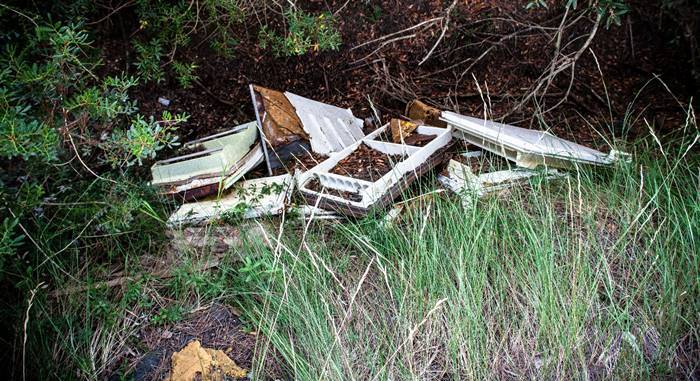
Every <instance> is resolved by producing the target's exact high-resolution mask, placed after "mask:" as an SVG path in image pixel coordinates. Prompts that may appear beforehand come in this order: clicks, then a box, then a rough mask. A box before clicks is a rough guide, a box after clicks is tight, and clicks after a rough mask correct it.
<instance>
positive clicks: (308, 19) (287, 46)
mask: <svg viewBox="0 0 700 381" xmlns="http://www.w3.org/2000/svg"><path fill="white" fill-rule="evenodd" d="M284 17H285V19H286V21H287V25H288V30H287V33H286V35H285V36H280V35H279V34H277V33H276V32H275V31H273V30H270V29H269V28H268V27H267V26H266V25H265V26H263V27H262V28H261V29H260V32H259V33H258V41H259V43H260V47H262V48H263V49H266V48H270V49H271V50H272V52H273V53H274V54H275V55H276V56H299V55H303V54H306V53H307V52H309V51H310V50H312V51H328V50H338V48H339V47H340V44H341V38H340V32H338V29H337V28H336V25H335V24H336V23H335V19H334V18H333V16H332V15H331V14H330V13H327V12H324V13H320V14H319V15H317V16H314V15H311V14H309V13H306V12H304V11H302V10H287V11H286V12H285V13H284Z"/></svg>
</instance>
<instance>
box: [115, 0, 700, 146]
mask: <svg viewBox="0 0 700 381" xmlns="http://www.w3.org/2000/svg"><path fill="white" fill-rule="evenodd" d="M344 3H345V2H344V1H338V0H333V1H313V0H309V1H302V2H299V4H298V6H300V7H301V8H302V9H305V10H308V11H311V12H313V11H325V10H336V9H339V8H340V7H341V6H342V5H343V4H344ZM442 3H443V2H441V1H435V0H432V1H417V2H412V3H411V4H410V5H408V6H405V4H404V3H403V2H401V1H397V0H382V1H377V2H372V7H370V6H369V5H367V4H366V3H365V2H349V3H347V6H345V8H343V9H342V11H341V12H340V13H338V14H337V15H336V18H337V20H338V21H339V22H338V27H339V30H340V32H341V35H342V41H343V43H342V46H341V48H340V50H339V51H337V52H320V53H319V52H311V53H308V54H306V55H303V56H298V57H274V56H273V55H272V54H271V53H270V52H269V51H267V50H264V49H262V48H260V46H259V44H258V41H257V35H256V34H255V33H253V32H252V30H254V29H255V28H251V27H250V25H248V24H246V25H240V31H238V32H239V33H240V35H242V36H246V38H241V40H240V43H239V45H238V46H237V48H236V56H235V57H234V58H232V59H225V58H221V57H218V56H216V55H215V54H214V52H212V51H211V50H210V49H209V48H208V47H207V44H196V43H195V44H192V45H194V46H198V47H197V48H196V49H185V50H183V51H181V52H178V56H177V57H178V59H180V60H183V61H193V62H195V63H196V64H197V65H198V66H199V67H198V69H197V70H196V73H195V74H196V75H197V76H198V77H199V81H198V84H194V85H193V87H192V88H190V89H182V88H180V86H179V85H178V84H177V81H176V80H175V78H173V77H172V75H171V74H170V73H169V74H168V76H167V79H166V80H165V81H164V82H162V83H160V84H149V85H144V86H141V87H140V88H138V89H136V90H135V91H134V92H133V94H132V96H134V97H135V98H136V99H137V100H138V105H139V108H140V111H141V112H142V113H144V114H146V115H149V114H155V115H157V114H160V113H161V112H162V111H163V110H166V109H167V110H170V111H176V112H187V113H188V114H190V115H191V119H190V121H189V122H188V123H187V124H186V125H185V126H183V127H182V128H181V129H180V133H181V134H182V135H184V137H185V138H195V137H199V136H202V135H206V134H209V133H211V132H213V131H216V130H218V129H221V128H225V127H227V126H230V125H234V124H237V123H242V122H246V121H249V120H252V119H254V117H255V116H254V113H253V109H252V105H251V102H250V97H249V90H248V84H250V83H256V84H260V85H262V86H267V87H270V88H274V89H280V90H286V91H291V92H294V93H297V94H300V95H303V96H307V97H311V98H313V99H316V100H319V101H323V102H327V103H331V104H334V105H338V106H343V107H351V108H352V109H353V111H354V112H355V114H356V115H358V116H360V117H367V116H370V115H371V112H370V110H369V106H368V102H367V99H368V97H369V98H370V99H371V100H372V102H373V103H374V105H375V106H376V107H377V109H378V110H379V111H380V112H381V113H382V117H383V118H385V119H388V117H389V116H399V115H401V113H402V112H403V109H404V105H405V102H407V101H409V100H411V99H413V98H419V99H423V100H424V101H426V102H428V103H430V104H433V105H435V106H440V107H443V108H446V109H454V110H458V111H460V112H463V113H466V114H473V115H483V112H484V103H485V102H486V103H490V113H491V115H493V116H494V117H496V118H500V117H503V116H506V115H508V116H507V118H506V119H507V121H509V122H514V123H518V122H519V123H521V124H524V125H527V124H529V123H531V119H532V118H531V116H532V115H533V114H534V112H535V111H536V110H535V107H534V106H533V105H526V106H524V107H522V108H521V109H519V110H517V111H513V108H514V105H516V104H517V103H518V102H519V101H520V99H521V98H522V95H523V94H524V92H525V91H526V90H527V88H528V87H529V86H530V85H531V84H532V83H533V82H534V80H535V79H536V78H537V77H538V76H539V75H540V74H541V73H542V70H543V69H544V68H545V67H546V65H547V64H548V63H549V61H550V60H551V56H552V54H551V53H550V51H551V50H552V48H553V47H552V46H551V44H550V42H551V41H550V39H549V37H550V36H549V35H545V34H543V33H537V32H536V31H535V32H527V33H522V36H520V35H519V36H518V37H517V38H513V39H508V40H505V41H503V42H500V41H499V39H501V38H503V37H502V36H505V35H508V34H509V33H514V32H516V31H520V30H521V29H522V28H518V27H514V26H513V24H514V22H510V21H509V22H506V21H502V22H497V21H488V20H494V19H497V18H500V19H513V20H517V23H520V24H522V23H538V24H540V25H543V26H546V27H550V28H551V27H556V26H557V22H558V20H559V17H558V16H561V9H557V8H556V7H551V8H550V9H549V10H537V11H526V10H525V8H524V5H523V4H519V3H517V2H510V1H494V2H491V1H489V2H487V1H474V2H472V1H470V2H465V3H461V2H459V3H458V6H457V9H456V10H455V11H454V12H453V16H452V20H451V27H450V28H449V29H448V30H447V33H446V35H445V38H444V39H443V40H442V41H441V42H440V44H439V45H438V47H437V48H436V50H435V52H433V54H432V56H431V58H430V59H429V60H427V61H426V62H425V63H424V64H422V65H418V63H419V62H420V61H421V60H422V59H423V57H424V56H425V55H426V53H427V52H428V51H429V50H430V48H431V47H432V46H433V45H434V44H435V41H436V39H437V38H438V35H439V33H440V31H441V29H440V25H436V26H434V27H431V28H428V29H427V30H422V29H421V30H420V32H416V33H414V34H415V36H414V37H412V38H407V39H406V38H405V39H402V40H400V41H397V42H395V43H391V44H388V45H386V46H384V47H381V48H380V45H381V44H379V43H371V44H367V45H365V46H361V47H359V48H356V47H358V46H360V45H361V44H363V43H366V42H368V41H372V40H375V39H379V38H382V37H383V36H386V35H388V34H390V33H394V32H397V31H401V30H403V29H405V28H409V27H412V26H415V25H417V24H419V23H420V22H422V21H425V20H429V19H431V18H433V17H439V16H441V15H442V14H443V12H444V10H445V8H446V5H445V4H442ZM629 3H630V7H631V9H632V11H631V13H630V14H629V15H628V16H625V17H626V18H625V20H624V21H625V22H624V23H623V26H621V27H616V26H611V27H609V28H605V27H601V28H600V29H601V30H599V31H598V34H597V36H596V38H595V39H594V40H593V43H592V45H591V47H590V50H589V52H587V53H586V54H583V55H582V57H581V58H580V60H579V62H578V63H577V65H576V70H575V76H574V80H573V82H571V91H570V95H569V97H568V98H567V100H566V101H565V102H563V103H562V104H561V105H560V107H557V108H556V109H555V110H553V111H551V112H549V113H548V114H547V115H546V116H547V119H548V122H549V124H550V126H552V127H553V129H554V130H555V132H557V133H559V134H561V135H562V136H564V137H572V138H576V140H577V141H578V142H580V143H584V144H586V143H588V144H594V145H595V144H597V143H600V142H601V141H602V140H604V139H603V138H609V136H605V137H601V136H599V135H598V134H597V133H595V132H593V131H592V129H591V128H590V126H589V125H588V124H587V122H590V123H591V124H593V125H594V126H595V125H597V123H596V122H604V123H605V124H607V125H610V124H612V127H613V128H611V133H615V132H620V131H616V130H615V128H618V129H619V127H620V125H621V124H622V121H623V117H624V113H625V111H626V108H627V106H628V105H629V103H630V102H631V101H632V99H634V98H635V96H637V97H638V98H637V101H636V104H637V105H638V109H641V108H642V107H647V108H646V109H645V110H644V112H643V116H644V117H645V118H646V119H647V121H649V123H651V124H653V125H655V127H656V128H657V129H659V130H660V131H662V132H668V130H670V129H673V128H674V126H677V125H678V123H679V122H680V118H681V117H680V114H679V113H678V107H677V106H678V103H677V100H676V99H674V98H673V97H671V96H669V95H668V93H667V92H666V91H663V90H664V89H663V85H661V84H660V83H659V82H652V83H650V84H647V82H648V81H649V80H650V79H652V78H653V77H654V76H659V78H661V79H662V80H663V81H664V82H665V83H666V84H667V85H668V87H669V89H670V90H671V91H672V92H673V93H674V95H675V96H676V97H677V99H678V100H679V101H680V102H681V104H684V103H685V102H687V100H688V99H689V96H688V95H691V94H693V93H694V91H695V82H694V80H693V79H692V75H691V73H690V71H689V69H688V65H687V62H688V59H689V57H688V54H689V53H688V51H687V49H684V48H683V46H678V45H674V44H672V43H669V41H665V40H664V35H663V33H659V32H658V28H659V23H660V22H661V21H660V18H659V17H657V15H656V14H657V13H658V12H655V9H656V8H655V6H654V5H653V4H649V3H647V2H643V1H631V2H629ZM374 6H376V7H377V8H373V7H374ZM377 10H378V11H377ZM127 11H128V10H127ZM377 12H378V14H379V17H378V19H375V18H376V16H377ZM124 17H126V16H124ZM518 25H519V24H518ZM588 26H589V25H584V24H583V23H582V24H581V26H580V27H577V26H575V28H574V29H573V30H571V31H568V33H567V35H566V36H565V38H572V36H576V35H577V34H581V35H585V33H586V32H587V31H588V30H587V29H586V28H587V27H588ZM576 28H578V29H576ZM251 29H252V30H251ZM134 38H139V35H138V33H136V34H135V36H134ZM490 44H492V45H497V48H495V49H493V50H490V51H489V53H488V54H487V55H485V56H484V57H483V59H481V60H480V61H479V62H477V63H476V64H475V65H474V66H473V67H472V68H471V70H470V72H469V73H467V72H466V71H465V69H467V68H468V67H469V66H470V62H471V61H473V60H474V59H475V58H477V57H479V56H480V55H481V54H482V53H484V51H485V50H487V49H488V48H489V47H490V46H491V45H490ZM102 46H103V48H104V49H105V52H106V54H107V57H106V59H105V61H106V62H107V66H108V68H109V69H108V70H113V71H121V70H124V69H127V70H130V71H133V67H131V66H130V65H129V64H128V62H129V60H130V59H133V52H131V48H130V46H129V44H128V43H125V42H124V41H122V40H121V39H118V38H115V39H113V40H110V39H106V40H103V41H102ZM543 52H544V54H543ZM598 65H600V67H599V66H598ZM472 74H473V77H472ZM568 74H569V73H568V72H567V73H562V74H561V75H559V76H558V77H557V80H556V81H555V82H554V85H553V86H552V88H551V89H550V90H549V91H548V95H546V96H545V97H544V98H543V100H544V101H548V102H550V103H549V105H551V104H552V103H553V102H555V101H556V100H558V99H560V98H562V96H563V94H564V93H565V92H566V89H567V87H568V85H569V75H568ZM477 83H478V84H479V87H480V88H481V92H482V93H484V92H485V93H487V95H488V100H483V99H482V96H481V94H480V92H479V88H478V87H477ZM645 84H647V86H646V88H645V91H643V92H641V93H638V92H639V91H640V90H641V89H642V88H643V87H644V86H645ZM158 97H165V98H167V99H169V100H171V103H170V106H168V107H165V106H163V105H161V104H160V103H158V101H157V99H158ZM542 106H546V105H542ZM611 118H612V123H611V121H610V119H611ZM385 121H387V120H385ZM642 127H643V128H642ZM645 131H646V126H641V127H639V128H638V129H636V130H633V131H632V132H631V134H632V135H638V134H640V133H645ZM632 137H634V136H632Z"/></svg>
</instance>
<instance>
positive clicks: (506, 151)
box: [440, 111, 626, 169]
mask: <svg viewBox="0 0 700 381" xmlns="http://www.w3.org/2000/svg"><path fill="white" fill-rule="evenodd" d="M440 119H441V120H443V121H445V122H447V124H448V125H450V126H452V127H453V128H454V129H455V137H458V138H461V139H464V140H466V141H468V142H469V143H472V144H474V145H477V146H479V147H481V148H483V149H485V150H488V151H491V152H493V153H495V154H497V155H500V156H503V157H505V158H507V159H508V160H511V161H514V162H515V163H516V165H517V166H519V167H523V168H530V169H534V168H536V167H538V166H547V167H557V168H570V167H572V166H573V165H575V164H576V163H582V164H594V165H610V164H613V163H614V162H616V161H617V160H619V159H620V158H623V159H624V158H625V157H626V154H624V153H621V152H619V151H615V150H612V151H611V152H610V153H609V154H604V153H602V152H600V151H597V150H594V149H592V148H588V147H585V146H582V145H580V144H577V143H574V142H571V141H568V140H565V139H561V138H558V137H556V136H554V135H552V134H551V133H549V132H548V131H538V130H531V129H527V128H521V127H515V126H511V125H508V124H503V123H496V122H493V121H490V120H485V119H478V118H472V117H469V116H465V115H460V114H457V113H454V112H450V111H443V112H442V114H441V118H440Z"/></svg>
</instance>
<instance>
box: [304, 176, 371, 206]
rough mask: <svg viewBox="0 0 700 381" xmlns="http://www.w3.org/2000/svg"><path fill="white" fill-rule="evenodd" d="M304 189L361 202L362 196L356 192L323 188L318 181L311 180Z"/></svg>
mask: <svg viewBox="0 0 700 381" xmlns="http://www.w3.org/2000/svg"><path fill="white" fill-rule="evenodd" d="M306 187H307V188H308V189H310V190H312V191H314V192H318V193H324V194H327V195H331V196H336V197H340V198H343V199H346V200H350V201H354V202H360V201H362V195H361V194H359V193H357V192H348V191H343V190H340V189H334V188H328V187H325V188H324V187H323V186H322V185H321V182H320V181H318V179H313V180H311V181H309V182H308V183H307V184H306Z"/></svg>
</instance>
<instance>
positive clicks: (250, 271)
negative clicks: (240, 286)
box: [238, 256, 279, 284]
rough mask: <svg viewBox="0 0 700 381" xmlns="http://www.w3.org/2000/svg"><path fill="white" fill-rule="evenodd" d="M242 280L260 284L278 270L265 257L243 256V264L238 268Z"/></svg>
mask: <svg viewBox="0 0 700 381" xmlns="http://www.w3.org/2000/svg"><path fill="white" fill-rule="evenodd" d="M238 272H239V273H240V274H241V275H242V276H243V281H244V282H246V283H251V284H262V283H263V282H264V281H267V280H269V279H270V278H271V277H273V276H274V275H275V274H277V273H278V272H279V270H278V269H276V268H275V267H274V266H273V265H272V264H271V263H270V261H269V259H268V258H267V257H260V258H252V257H249V256H247V257H243V266H242V267H241V268H239V269H238Z"/></svg>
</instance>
